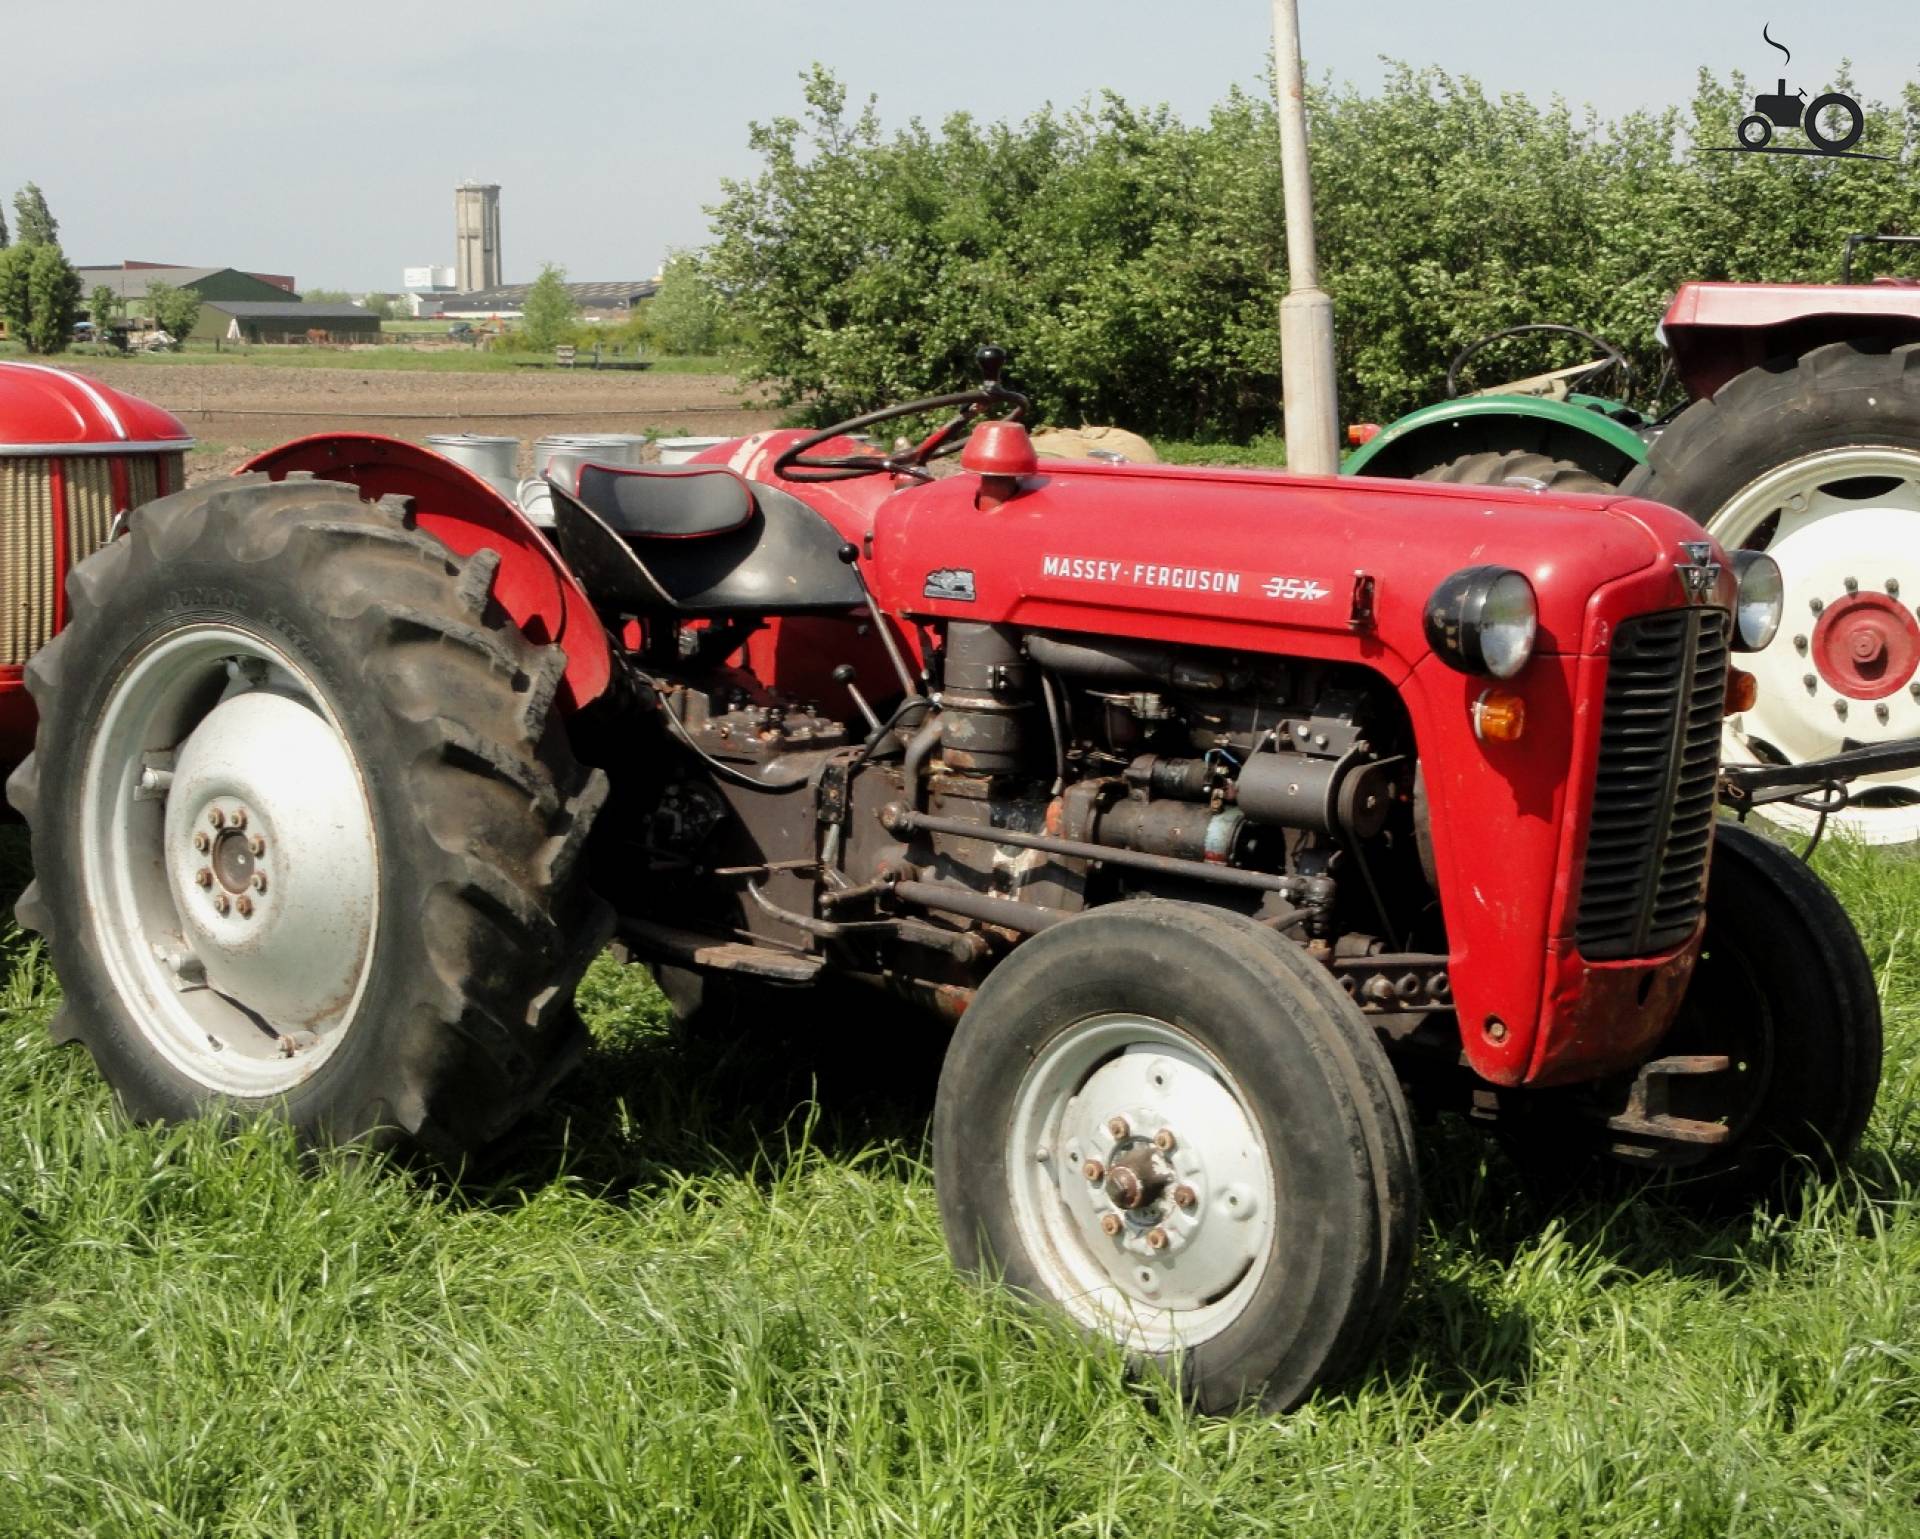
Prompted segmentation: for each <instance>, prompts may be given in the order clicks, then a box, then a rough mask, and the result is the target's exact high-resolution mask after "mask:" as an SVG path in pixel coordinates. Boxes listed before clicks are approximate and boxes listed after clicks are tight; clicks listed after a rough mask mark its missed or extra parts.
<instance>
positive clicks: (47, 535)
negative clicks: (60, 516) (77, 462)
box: [0, 459, 60, 668]
mask: <svg viewBox="0 0 1920 1539" xmlns="http://www.w3.org/2000/svg"><path fill="white" fill-rule="evenodd" d="M59 581H60V574H59V573H58V572H57V571H56V570H55V569H54V544H53V462H52V461H51V460H27V459H19V460H15V459H4V460H0V608H4V610H5V613H4V614H0V667H8V668H18V667H19V666H20V665H21V664H22V663H24V662H25V661H26V660H27V659H28V658H29V657H31V656H32V655H33V654H34V652H35V651H36V650H37V649H38V648H39V647H40V646H42V645H43V644H44V643H45V642H46V640H47V638H48V637H49V636H51V635H52V634H53V593H54V589H55V587H56V586H57V585H58V584H59Z"/></svg>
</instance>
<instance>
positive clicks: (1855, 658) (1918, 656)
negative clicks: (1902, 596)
mask: <svg viewBox="0 0 1920 1539" xmlns="http://www.w3.org/2000/svg"><path fill="white" fill-rule="evenodd" d="M1891 580H1892V581H1893V582H1895V584H1896V586H1897V584H1898V579H1897V578H1896V579H1891ZM1810 651H1811V653H1812V656H1813V661H1814V666H1815V667H1816V668H1817V669H1818V670H1819V672H1820V677H1821V678H1823V679H1825V680H1826V682H1827V683H1828V684H1829V685H1831V686H1832V687H1833V688H1834V689H1835V690H1837V691H1839V692H1840V693H1841V694H1843V695H1846V696H1848V697H1849V698H1851V699H1854V700H1880V699H1884V698H1885V697H1886V696H1888V695H1891V694H1893V693H1894V692H1895V691H1896V690H1899V689H1901V688H1903V687H1904V686H1905V685H1906V684H1907V683H1908V681H1909V680H1911V679H1912V678H1913V675H1914V670H1915V669H1916V668H1920V624H1916V623H1915V622H1914V617H1913V614H1912V612H1911V611H1910V610H1908V609H1907V608H1906V607H1905V606H1904V605H1902V604H1901V603H1900V602H1899V601H1898V600H1896V599H1894V598H1893V597H1892V596H1891V595H1889V594H1887V593H1860V592H1855V593H1849V594H1846V595H1845V596H1844V597H1843V598H1841V599H1839V600H1838V601H1837V602H1834V603H1831V604H1828V605H1826V606H1825V607H1824V608H1823V609H1822V610H1821V613H1820V619H1819V622H1818V623H1817V624H1816V625H1815V626H1814V629H1813V639H1812V642H1811V644H1810Z"/></svg>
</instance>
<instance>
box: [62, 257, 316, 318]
mask: <svg viewBox="0 0 1920 1539" xmlns="http://www.w3.org/2000/svg"><path fill="white" fill-rule="evenodd" d="M75 271H76V272H78V273H79V274H80V292H81V293H82V294H91V293H92V292H93V291H94V290H95V289H96V288H106V289H111V290H112V291H113V293H114V295H115V296H116V297H117V298H118V299H119V300H120V301H121V304H122V308H123V309H124V310H125V311H126V312H127V313H128V314H130V315H133V314H139V313H140V305H141V301H143V300H144V299H145V298H146V297H147V285H148V284H150V283H153V282H154V281H155V280H158V281H160V282H162V283H170V284H172V285H173V286H174V287H175V288H177V289H191V290H192V291H193V292H194V293H196V294H198V295H199V296H200V297H201V298H202V299H257V300H275V299H281V300H284V299H298V298H299V297H300V296H299V295H298V294H297V293H295V292H294V288H293V279H292V278H289V277H284V276H282V275H280V274H278V273H248V272H242V271H240V269H239V268H237V267H173V266H169V265H168V264H166V263H164V262H121V263H119V264H118V265H117V266H113V267H80V268H76V269H75Z"/></svg>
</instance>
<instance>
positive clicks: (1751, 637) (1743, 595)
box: [1733, 550, 1787, 652]
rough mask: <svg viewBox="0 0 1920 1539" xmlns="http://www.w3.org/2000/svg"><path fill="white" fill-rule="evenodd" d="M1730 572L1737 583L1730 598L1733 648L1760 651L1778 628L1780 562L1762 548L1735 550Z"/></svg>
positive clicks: (1783, 593) (1782, 594)
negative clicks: (1731, 604)
mask: <svg viewBox="0 0 1920 1539" xmlns="http://www.w3.org/2000/svg"><path fill="white" fill-rule="evenodd" d="M1733 575H1734V580H1735V581H1736V582H1737V583H1738V584H1739V592H1738V593H1737V594H1736V595H1735V596H1734V600H1733V649H1734V651H1736V652H1760V651H1764V650H1765V649H1766V646H1767V644H1768V643H1769V642H1770V641H1772V640H1773V636H1774V632H1776V631H1777V630H1779V629H1780V614H1781V611H1782V610H1784V609H1785V608H1786V605H1787V585H1786V584H1785V583H1784V582H1782V581H1781V580H1780V564H1779V563H1778V562H1777V561H1775V560H1774V559H1773V557H1771V556H1769V555H1768V554H1767V553H1766V552H1765V551H1762V550H1736V551H1735V552H1734V553H1733Z"/></svg>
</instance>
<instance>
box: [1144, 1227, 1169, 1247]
mask: <svg viewBox="0 0 1920 1539" xmlns="http://www.w3.org/2000/svg"><path fill="white" fill-rule="evenodd" d="M1166 1248H1167V1231H1166V1230H1164V1229H1149V1230H1148V1231H1147V1249H1148V1250H1165V1249H1166Z"/></svg>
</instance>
